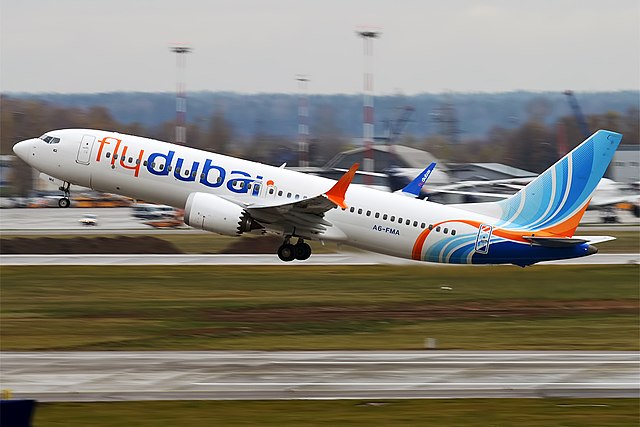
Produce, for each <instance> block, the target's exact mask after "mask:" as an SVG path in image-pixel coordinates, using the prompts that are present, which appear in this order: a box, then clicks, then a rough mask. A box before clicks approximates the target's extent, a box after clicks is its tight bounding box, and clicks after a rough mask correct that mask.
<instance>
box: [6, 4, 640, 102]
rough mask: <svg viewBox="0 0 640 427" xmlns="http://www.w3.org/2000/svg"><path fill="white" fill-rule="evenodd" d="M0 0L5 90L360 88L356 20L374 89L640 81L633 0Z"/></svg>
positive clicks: (620, 85)
mask: <svg viewBox="0 0 640 427" xmlns="http://www.w3.org/2000/svg"><path fill="white" fill-rule="evenodd" d="M0 1H1V9H0V13H1V21H0V40H1V42H0V43H1V56H0V90H1V91H2V92H3V93H5V92H35V93H38V92H63V93H79V92H105V91H144V92H157V91H173V90H175V78H176V71H175V57H174V56H173V54H171V53H170V52H169V49H168V48H169V46H170V45H172V44H175V43H188V44H189V45H190V46H192V47H193V49H194V51H193V53H191V54H190V55H189V56H188V59H187V89H188V90H212V91H234V92H245V93H255V92H289V93H294V92H297V90H298V89H297V84H296V82H295V80H294V78H295V75H296V74H306V75H308V76H309V78H310V80H311V81H310V83H309V92H311V93H359V92H361V89H362V69H363V53H362V50H363V49H362V40H361V39H359V38H358V37H356V35H355V30H356V29H357V28H359V27H360V28H361V27H373V28H376V29H379V30H380V31H381V32H382V37H381V38H380V39H378V40H376V41H375V42H374V46H375V47H374V51H375V59H374V70H375V79H374V81H375V84H374V86H375V87H374V91H375V92H376V93H377V94H392V93H398V92H400V93H405V94H415V93H422V92H431V93H440V92H444V91H455V92H502V91H512V90H520V89H522V90H532V91H560V90H564V89H573V90H575V91H609V90H619V89H636V90H637V89H639V88H640V0H611V1H604V0H538V1H513V0H483V1H480V0H478V1H471V0H469V1H465V0H450V1H431V0H384V1H383V0H227V1H222V0H103V1H98V0H92V1H88V0H55V1H54V0H39V1H36V0H0Z"/></svg>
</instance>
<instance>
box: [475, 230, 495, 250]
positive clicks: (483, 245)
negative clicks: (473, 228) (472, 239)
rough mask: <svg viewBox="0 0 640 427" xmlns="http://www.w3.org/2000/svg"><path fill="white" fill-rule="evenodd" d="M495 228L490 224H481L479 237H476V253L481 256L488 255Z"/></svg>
mask: <svg viewBox="0 0 640 427" xmlns="http://www.w3.org/2000/svg"><path fill="white" fill-rule="evenodd" d="M492 231H493V227H492V226H490V225H488V224H480V227H478V236H477V237H476V252H477V253H479V254H488V253H489V245H490V244H491V232H492Z"/></svg>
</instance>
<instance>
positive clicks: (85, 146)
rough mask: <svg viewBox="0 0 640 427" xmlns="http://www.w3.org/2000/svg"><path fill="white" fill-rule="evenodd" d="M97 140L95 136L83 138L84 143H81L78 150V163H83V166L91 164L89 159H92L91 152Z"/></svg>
mask: <svg viewBox="0 0 640 427" xmlns="http://www.w3.org/2000/svg"><path fill="white" fill-rule="evenodd" d="M95 140H96V137H95V136H91V135H83V136H82V141H80V147H79V148H78V157H77V158H76V163H81V164H83V165H88V164H89V159H90V158H91V150H92V149H93V143H94V142H95Z"/></svg>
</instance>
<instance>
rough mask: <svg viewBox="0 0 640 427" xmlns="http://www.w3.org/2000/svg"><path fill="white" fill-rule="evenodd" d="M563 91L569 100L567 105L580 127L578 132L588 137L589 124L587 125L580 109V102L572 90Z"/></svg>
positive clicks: (589, 133)
mask: <svg viewBox="0 0 640 427" xmlns="http://www.w3.org/2000/svg"><path fill="white" fill-rule="evenodd" d="M563 93H564V94H565V95H566V96H567V100H568V101H569V106H570V107H571V110H572V111H573V115H574V116H575V117H576V121H577V122H578V128H580V132H581V133H582V135H583V136H584V137H585V138H588V137H589V136H590V135H591V132H589V126H587V120H586V119H585V118H584V114H582V110H581V109H580V104H578V100H577V99H576V97H575V95H574V94H573V91H572V90H565V91H564V92H563Z"/></svg>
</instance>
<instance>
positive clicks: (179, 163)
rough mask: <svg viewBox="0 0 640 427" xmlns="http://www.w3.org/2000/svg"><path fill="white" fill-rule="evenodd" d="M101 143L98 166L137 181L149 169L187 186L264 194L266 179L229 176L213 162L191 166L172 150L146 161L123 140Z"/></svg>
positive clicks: (109, 139) (239, 173)
mask: <svg viewBox="0 0 640 427" xmlns="http://www.w3.org/2000/svg"><path fill="white" fill-rule="evenodd" d="M98 142H99V143H100V148H99V149H98V154H97V155H96V162H102V161H103V160H107V161H109V162H110V163H111V167H112V168H113V169H115V168H116V167H117V166H119V167H122V168H124V169H128V170H131V171H132V172H133V176H135V177H138V176H139V175H140V169H141V168H146V169H147V171H148V172H149V173H150V174H153V175H157V176H169V175H173V177H174V178H176V179H177V180H180V181H184V182H195V181H196V180H198V182H199V183H200V184H202V185H205V186H207V187H210V188H218V187H221V186H222V185H224V184H225V183H226V185H227V189H228V190H229V191H231V192H233V193H239V194H241V193H248V192H249V190H251V194H252V195H253V196H257V195H259V194H260V190H261V187H262V179H263V177H262V176H260V175H256V176H255V177H253V176H251V174H250V173H248V172H245V171H242V170H232V171H230V172H228V171H227V170H226V169H225V168H223V167H222V166H219V165H215V164H214V161H213V160H212V159H205V161H204V164H202V166H201V163H200V162H198V161H193V162H191V164H190V165H189V164H188V163H187V162H186V161H185V159H183V158H182V157H178V156H176V152H175V151H174V150H169V151H167V153H159V152H152V153H151V154H149V156H148V157H147V158H146V159H145V158H144V153H145V151H144V150H139V151H138V152H137V153H136V154H133V153H132V152H131V150H130V149H129V147H128V146H127V145H126V144H123V142H122V140H121V139H118V138H114V137H111V136H105V137H104V138H102V139H101V140H99V141H98ZM111 150H113V151H111ZM251 184H253V185H251ZM273 185H274V183H273V181H272V180H269V181H268V182H267V186H273Z"/></svg>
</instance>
